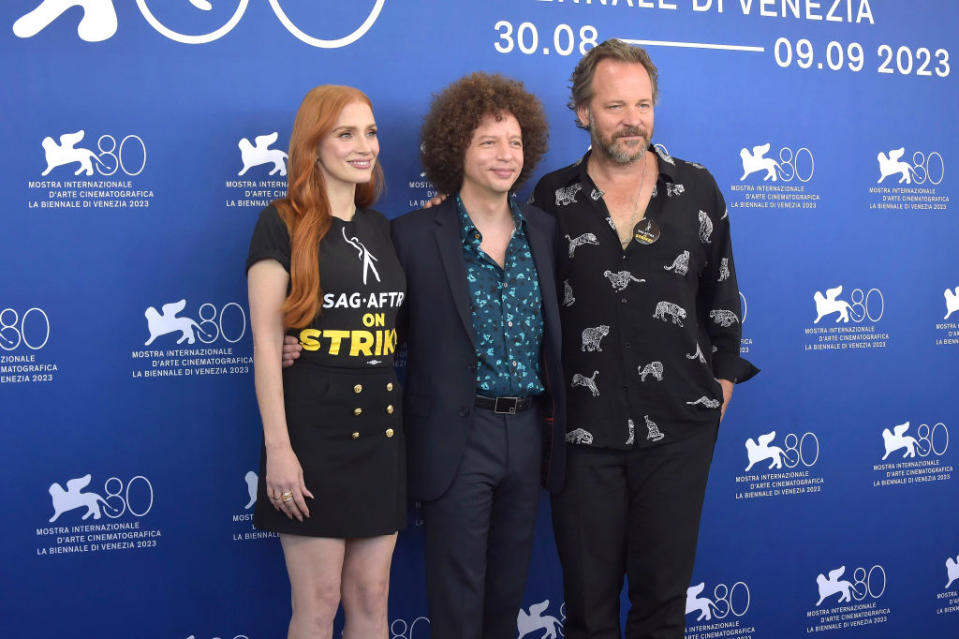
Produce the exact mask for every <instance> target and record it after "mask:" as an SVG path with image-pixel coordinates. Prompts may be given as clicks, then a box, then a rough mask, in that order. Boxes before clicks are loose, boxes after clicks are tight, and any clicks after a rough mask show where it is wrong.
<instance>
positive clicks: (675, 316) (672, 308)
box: [653, 302, 686, 326]
mask: <svg viewBox="0 0 959 639" xmlns="http://www.w3.org/2000/svg"><path fill="white" fill-rule="evenodd" d="M667 315H668V316H669V317H670V319H672V320H673V324H677V325H679V326H685V325H684V324H683V320H684V319H686V309H684V308H683V307H681V306H680V305H679V304H674V303H672V302H657V304H656V310H655V311H654V312H653V319H661V320H663V321H664V322H665V321H666V316H667Z"/></svg>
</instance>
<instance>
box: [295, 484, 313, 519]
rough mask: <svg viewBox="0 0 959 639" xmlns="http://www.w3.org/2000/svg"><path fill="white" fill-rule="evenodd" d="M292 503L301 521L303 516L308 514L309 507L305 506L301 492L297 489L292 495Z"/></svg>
mask: <svg viewBox="0 0 959 639" xmlns="http://www.w3.org/2000/svg"><path fill="white" fill-rule="evenodd" d="M293 504H294V505H295V506H296V508H297V510H298V513H297V514H298V515H299V520H300V521H303V517H309V516H310V509H309V508H307V507H306V500H305V499H303V493H301V492H300V491H297V492H296V494H295V495H293Z"/></svg>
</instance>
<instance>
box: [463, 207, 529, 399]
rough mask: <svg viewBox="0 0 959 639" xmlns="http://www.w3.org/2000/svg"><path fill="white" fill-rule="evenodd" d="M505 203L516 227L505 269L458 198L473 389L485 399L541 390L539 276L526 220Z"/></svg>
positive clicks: (515, 395)
mask: <svg viewBox="0 0 959 639" xmlns="http://www.w3.org/2000/svg"><path fill="white" fill-rule="evenodd" d="M509 202H510V210H511V211H512V213H513V222H514V223H515V229H514V230H513V236H512V237H511V238H510V241H509V244H508V245H507V247H506V261H505V263H504V267H505V268H500V266H499V264H497V263H496V262H495V261H494V260H493V259H492V258H491V257H490V256H489V255H487V254H486V253H485V252H484V251H483V250H482V249H481V248H480V244H481V243H482V241H483V236H482V235H481V234H480V232H479V231H478V230H477V228H476V226H475V225H474V224H473V221H472V220H471V219H470V217H469V215H468V214H467V212H466V207H464V206H463V201H462V200H461V199H460V196H459V195H457V196H456V208H457V210H458V211H459V216H460V237H461V238H462V240H463V257H464V258H465V260H466V280H467V284H468V286H469V293H470V307H471V309H472V312H473V332H474V334H475V335H476V357H477V367H476V392H477V394H479V395H485V396H487V397H527V396H529V395H539V394H540V393H542V392H543V382H542V374H541V372H540V346H541V345H542V342H543V311H542V308H543V298H542V295H541V293H540V290H539V275H538V274H537V272H536V264H535V263H534V262H533V254H532V253H531V252H530V249H529V241H528V239H527V237H526V218H524V217H523V213H522V211H520V209H519V206H517V204H516V203H515V202H514V201H513V199H512V198H510V201H509Z"/></svg>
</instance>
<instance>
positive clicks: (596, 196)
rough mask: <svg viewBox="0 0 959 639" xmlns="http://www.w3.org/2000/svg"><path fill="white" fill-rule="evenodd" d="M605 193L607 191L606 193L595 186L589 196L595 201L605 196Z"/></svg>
mask: <svg viewBox="0 0 959 639" xmlns="http://www.w3.org/2000/svg"><path fill="white" fill-rule="evenodd" d="M604 195H606V193H605V192H604V191H600V190H599V189H597V188H595V187H594V188H593V190H592V191H590V193H589V197H591V198H592V199H593V201H594V202H596V201H598V200H600V199H602V197H603V196H604Z"/></svg>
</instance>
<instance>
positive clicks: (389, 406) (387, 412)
mask: <svg viewBox="0 0 959 639" xmlns="http://www.w3.org/2000/svg"><path fill="white" fill-rule="evenodd" d="M386 414H387V415H392V414H393V404H390V405H388V406H387V407H386Z"/></svg>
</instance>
